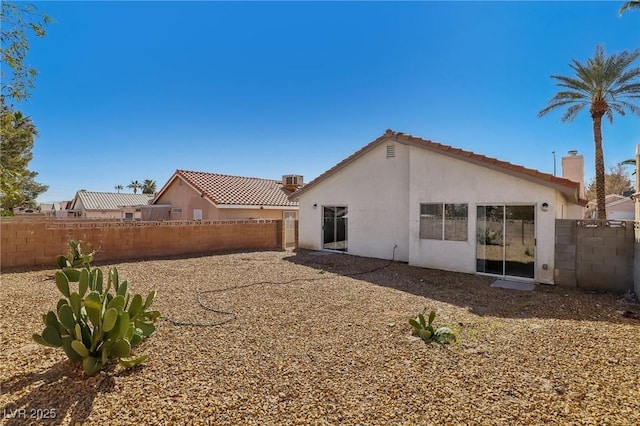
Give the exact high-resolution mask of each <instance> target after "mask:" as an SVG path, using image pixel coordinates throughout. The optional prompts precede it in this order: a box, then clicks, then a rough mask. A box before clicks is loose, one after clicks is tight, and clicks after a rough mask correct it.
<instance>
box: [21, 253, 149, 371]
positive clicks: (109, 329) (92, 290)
mask: <svg viewBox="0 0 640 426" xmlns="http://www.w3.org/2000/svg"><path fill="white" fill-rule="evenodd" d="M69 247H70V250H69V255H67V256H66V257H65V256H59V257H58V265H59V266H60V267H61V270H60V271H58V272H56V274H55V283H56V286H57V287H58V290H59V291H60V293H62V295H63V296H64V297H63V298H61V299H60V300H59V301H58V304H57V306H56V311H55V312H54V311H49V312H47V313H46V314H44V315H43V316H42V321H43V323H44V325H45V328H44V330H43V331H42V333H41V334H34V335H33V340H34V341H35V342H37V343H39V344H41V345H44V346H51V347H62V349H63V350H64V352H65V354H66V355H67V357H68V358H69V359H70V360H71V361H73V362H81V363H82V366H83V369H84V372H85V373H86V374H88V375H93V374H95V373H97V372H98V371H100V370H101V369H102V367H103V366H104V365H105V364H106V363H107V362H108V361H109V359H110V358H118V359H119V360H120V364H121V365H122V366H123V367H125V368H130V367H133V366H136V365H138V364H140V363H142V362H144V361H145V360H146V359H147V355H142V356H138V357H136V358H128V357H129V356H130V354H131V349H132V347H135V346H136V345H138V344H139V343H140V342H142V339H143V337H147V336H150V335H152V334H153V333H154V332H155V330H156V327H155V324H154V322H155V320H156V319H157V318H158V317H159V316H160V312H159V311H154V310H149V307H150V306H151V304H152V303H153V301H154V299H155V296H156V292H155V291H152V292H150V293H149V294H148V295H147V297H146V299H145V301H144V303H143V301H142V300H143V299H142V296H141V295H140V294H135V295H133V297H131V295H130V294H129V292H128V291H127V289H128V284H127V281H123V282H120V281H119V277H118V271H117V269H116V268H112V269H111V270H110V271H109V273H108V275H107V285H106V286H104V285H103V284H104V277H103V273H102V270H100V269H99V268H91V265H90V262H91V261H92V259H93V253H90V254H88V255H86V254H84V253H82V251H81V248H80V244H79V243H77V242H75V241H71V242H70V243H69ZM78 266H81V269H79V270H78V269H75V268H76V267H78ZM72 283H78V284H77V291H75V285H73V284H72ZM112 289H113V291H114V292H115V294H113V293H111V290H112Z"/></svg>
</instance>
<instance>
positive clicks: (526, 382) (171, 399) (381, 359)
mask: <svg viewBox="0 0 640 426" xmlns="http://www.w3.org/2000/svg"><path fill="white" fill-rule="evenodd" d="M387 264H388V262H385V261H381V260H375V259H365V258H359V257H355V256H347V255H337V254H335V255H334V254H332V255H317V254H314V253H312V252H307V251H301V252H299V253H295V254H294V253H285V252H253V253H232V254H224V255H218V256H207V257H198V258H190V259H172V260H153V261H146V262H135V263H120V264H117V265H114V266H117V267H118V270H119V272H120V277H121V278H122V279H127V280H129V282H130V288H132V289H133V290H134V291H135V292H141V293H143V294H146V292H148V291H149V290H151V289H156V290H157V291H158V298H157V299H156V303H155V305H154V306H155V307H156V308H158V309H160V310H161V311H162V312H163V314H164V315H167V316H169V317H171V318H173V319H175V320H182V321H197V322H215V321H220V320H224V319H225V318H227V317H226V316H224V315H221V314H216V313H214V312H210V311H206V310H204V309H202V308H200V307H199V305H198V303H197V301H196V297H195V295H196V292H197V291H202V290H222V291H218V292H210V293H206V294H203V295H202V300H203V302H204V303H206V304H209V305H210V306H213V307H216V308H219V309H221V310H229V311H233V312H235V313H236V314H237V316H238V317H237V319H236V320H234V321H230V322H228V323H226V324H224V325H222V326H218V327H208V328H206V327H193V326H176V325H173V324H172V323H170V322H168V321H166V320H160V321H159V322H158V332H157V333H156V334H155V335H154V336H152V337H151V338H149V339H148V340H146V341H145V342H143V343H142V344H141V345H140V346H139V347H138V348H136V349H137V350H136V351H135V352H136V353H138V354H139V353H148V354H150V355H151V357H150V359H149V360H148V361H147V362H146V363H145V364H143V365H142V366H140V367H137V368H135V369H132V370H123V369H122V368H121V367H119V366H116V365H114V366H111V367H110V368H108V369H107V370H106V371H103V372H101V373H100V374H98V375H96V376H94V377H89V378H87V377H84V376H83V374H82V371H81V369H78V368H77V367H75V366H74V365H71V364H70V363H69V362H68V361H66V358H65V356H64V354H63V353H62V351H61V350H55V349H49V348H43V347H41V346H38V345H36V344H35V343H33V342H32V340H31V334H32V333H34V332H38V333H39V332H40V331H41V330H42V327H43V326H42V324H41V321H40V316H41V314H42V313H45V312H46V311H47V310H49V309H52V308H53V307H55V304H56V302H57V300H58V294H57V289H56V288H55V284H54V283H53V281H52V279H51V276H52V274H53V273H54V271H53V270H44V271H43V270H40V271H27V272H19V273H3V274H2V276H1V278H2V284H1V288H2V292H1V294H0V310H1V312H2V313H3V315H2V319H1V325H2V327H1V329H0V345H1V347H2V351H1V354H0V404H1V405H2V407H3V412H2V413H1V414H2V417H1V418H0V423H3V424H8V425H11V424H30V423H31V424H76V423H78V424H87V425H166V424H176V425H181V424H210V425H251V424H260V425H264V424H268V425H271V424H276V425H287V424H300V425H311V424H318V425H323V424H327V425H343V424H345V425H356V424H360V425H396V424H397V425H400V424H408V425H421V424H424V425H432V424H471V425H480V424H482V425H484V424H504V425H513V424H545V425H546V424H593V425H637V424H640V321H638V320H636V319H631V318H625V317H623V316H622V315H621V312H622V311H626V310H632V311H635V312H638V311H639V310H640V306H639V305H637V304H635V305H634V304H627V303H623V302H621V301H620V300H618V299H619V298H618V297H617V296H613V295H607V294H589V293H583V292H579V291H574V290H568V289H563V288H558V287H549V286H538V287H537V288H536V290H535V291H533V292H519V291H514V290H506V289H500V288H492V287H490V286H489V284H490V283H491V281H492V280H491V279H490V278H487V277H481V276H473V275H466V274H456V273H449V272H443V271H436V270H429V269H421V268H414V267H410V266H407V265H406V264H403V263H399V262H394V263H391V264H390V265H389V266H388V267H385V265H387ZM108 266H112V265H103V266H102V267H103V270H106V267H108ZM380 267H382V269H379V270H377V271H375V272H371V273H365V274H360V275H354V276H351V277H350V276H348V275H347V274H353V273H356V272H362V271H369V270H372V269H374V268H380ZM290 280H296V281H293V282H289V283H284V284H253V283H259V282H263V281H271V282H274V283H283V282H287V281H290ZM230 287H231V288H230ZM223 289H226V290H223ZM425 307H427V308H428V309H435V310H436V311H437V316H436V320H435V323H436V325H449V326H451V327H452V328H454V329H455V331H456V332H457V333H458V335H459V342H458V343H457V344H454V345H450V346H441V345H438V344H429V345H427V344H425V343H423V342H422V341H421V340H418V339H416V338H414V337H412V336H411V328H410V326H409V325H408V324H407V320H408V319H409V318H411V317H413V316H415V315H416V314H417V313H419V312H420V311H422V309H423V308H425ZM20 409H24V411H22V412H21V411H17V412H16V411H15V410H20ZM47 415H48V416H49V417H51V416H52V415H55V418H54V419H46V418H43V417H46V416H47Z"/></svg>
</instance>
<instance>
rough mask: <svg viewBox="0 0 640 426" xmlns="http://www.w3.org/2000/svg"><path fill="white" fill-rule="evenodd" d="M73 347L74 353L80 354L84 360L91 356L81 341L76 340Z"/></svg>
mask: <svg viewBox="0 0 640 426" xmlns="http://www.w3.org/2000/svg"><path fill="white" fill-rule="evenodd" d="M71 347H72V348H73V350H74V351H76V352H77V353H78V355H80V356H81V357H82V358H86V357H88V356H89V350H88V349H87V347H86V346H85V345H83V344H82V342H81V341H79V340H74V341H72V342H71Z"/></svg>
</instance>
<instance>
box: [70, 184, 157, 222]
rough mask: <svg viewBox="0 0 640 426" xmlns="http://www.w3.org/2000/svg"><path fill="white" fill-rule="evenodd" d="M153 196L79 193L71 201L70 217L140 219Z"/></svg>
mask: <svg viewBox="0 0 640 426" xmlns="http://www.w3.org/2000/svg"><path fill="white" fill-rule="evenodd" d="M152 199H153V195H147V194H120V193H115V192H91V191H78V192H76V196H75V197H74V198H73V200H72V201H71V205H70V207H69V212H70V214H69V217H81V218H85V219H127V220H132V219H140V216H141V214H140V207H141V206H143V205H147V204H149V202H150V201H151V200H152Z"/></svg>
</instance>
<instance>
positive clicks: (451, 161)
mask: <svg viewBox="0 0 640 426" xmlns="http://www.w3.org/2000/svg"><path fill="white" fill-rule="evenodd" d="M583 169H584V159H583V157H582V156H581V155H577V153H575V152H572V153H570V155H569V156H568V157H564V158H563V170H565V173H573V175H572V176H571V177H572V180H569V179H566V178H561V177H556V176H553V175H550V174H547V173H542V172H539V171H536V170H532V169H528V168H525V167H522V166H519V165H515V164H511V163H507V162H504V161H500V160H497V159H494V158H489V157H485V156H483V155H478V154H474V153H472V152H469V151H464V150H462V149H458V148H453V147H450V146H447V145H442V144H439V143H435V142H431V141H429V140H425V139H420V138H417V137H413V136H411V135H407V134H403V133H398V132H393V131H391V130H387V132H385V134H384V135H382V136H381V137H379V138H378V139H376V140H374V141H373V142H371V143H370V144H368V145H366V146H365V147H363V148H362V149H360V150H359V151H357V152H356V153H354V154H353V155H351V156H350V157H348V158H346V159H345V160H343V161H342V162H340V163H339V164H337V165H336V166H334V167H333V168H331V169H329V170H328V171H326V172H325V173H323V174H322V175H320V176H319V177H318V178H316V179H315V180H313V181H312V182H311V183H309V184H307V185H306V186H304V187H303V188H301V189H300V190H298V191H296V192H295V193H294V194H292V195H291V196H290V197H289V198H290V199H291V200H298V201H299V203H300V222H299V246H300V247H301V248H307V249H313V250H332V251H342V252H347V253H352V254H356V255H360V256H366V257H375V258H381V259H391V258H392V257H393V258H394V259H395V260H400V261H405V262H409V264H411V265H415V266H420V267H428V268H436V269H443V270H450V271H459V272H467V273H482V274H491V275H496V276H506V277H518V278H521V279H528V280H536V281H539V282H545V283H553V281H554V242H555V235H554V232H555V220H556V219H559V218H575V219H580V218H582V216H583V210H584V208H583V206H584V205H585V204H586V200H584V199H583V197H581V194H583V192H584V184H582V186H581V184H580V182H584V176H583V173H584V172H583ZM565 176H567V175H566V174H565Z"/></svg>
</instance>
